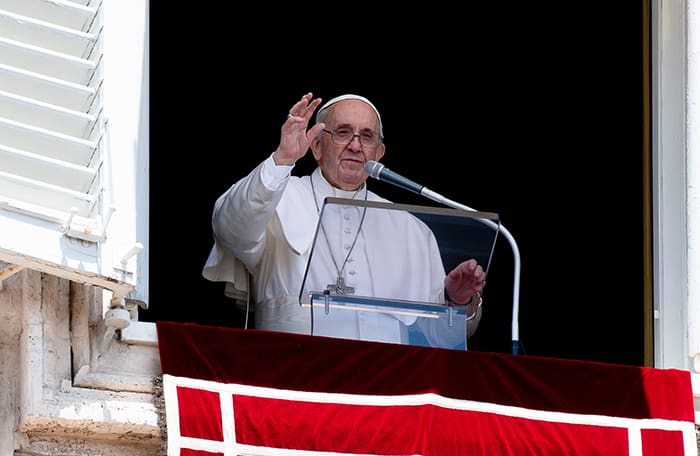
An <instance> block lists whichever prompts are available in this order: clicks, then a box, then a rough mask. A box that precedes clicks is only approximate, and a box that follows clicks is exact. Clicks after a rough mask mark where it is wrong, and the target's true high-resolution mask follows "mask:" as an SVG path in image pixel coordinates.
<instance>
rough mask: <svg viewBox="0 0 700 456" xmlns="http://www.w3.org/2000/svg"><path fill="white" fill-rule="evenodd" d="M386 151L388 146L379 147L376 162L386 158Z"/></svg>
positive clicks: (382, 144) (381, 145)
mask: <svg viewBox="0 0 700 456" xmlns="http://www.w3.org/2000/svg"><path fill="white" fill-rule="evenodd" d="M385 151H386V144H384V143H381V144H380V145H379V147H377V154H376V157H375V160H376V161H379V160H381V158H382V157H383V156H384V152H385Z"/></svg>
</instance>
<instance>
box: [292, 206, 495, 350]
mask: <svg viewBox="0 0 700 456" xmlns="http://www.w3.org/2000/svg"><path fill="white" fill-rule="evenodd" d="M499 229H500V221H499V219H498V216H497V215H496V214H494V213H488V212H472V211H465V210H458V209H449V208H436V207H427V206H416V205H406V204H394V203H386V202H377V201H360V200H353V199H345V198H326V200H325V201H324V204H323V207H322V208H321V212H320V215H319V222H318V225H317V227H316V233H315V236H314V242H313V247H312V250H311V253H310V255H309V260H308V263H307V268H306V271H305V274H304V282H303V284H302V287H301V293H300V296H299V303H300V305H301V306H303V307H308V309H309V312H310V313H311V334H312V335H323V336H329V337H339V338H348V339H362V340H372V341H379V342H388V343H402V344H411V345H423V346H432V347H443V348H454V349H464V350H466V348H467V336H466V334H467V324H468V322H469V320H470V318H473V313H471V312H470V308H468V307H467V306H453V305H447V304H446V300H445V289H444V280H445V275H446V273H447V272H449V271H450V270H452V269H453V268H454V267H455V266H457V265H458V264H460V263H461V262H463V261H466V260H469V259H471V258H474V259H476V260H477V261H478V262H479V264H480V265H481V266H482V267H483V268H484V270H486V271H488V268H489V265H490V263H491V258H492V256H493V251H494V248H495V243H496V239H497V236H498V232H499Z"/></svg>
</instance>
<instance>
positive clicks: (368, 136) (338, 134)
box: [323, 128, 384, 148]
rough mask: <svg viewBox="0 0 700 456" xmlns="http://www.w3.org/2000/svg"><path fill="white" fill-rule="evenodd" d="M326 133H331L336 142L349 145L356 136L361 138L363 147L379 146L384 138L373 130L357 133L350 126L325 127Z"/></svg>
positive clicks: (340, 144)
mask: <svg viewBox="0 0 700 456" xmlns="http://www.w3.org/2000/svg"><path fill="white" fill-rule="evenodd" d="M323 131H325V132H326V133H328V134H329V135H331V139H332V140H333V142H334V143H336V144H337V145H339V146H347V145H348V144H350V143H351V142H352V140H353V139H355V136H357V138H358V139H359V140H360V144H362V146H363V147H370V148H371V147H377V146H378V145H380V144H381V143H382V140H383V139H384V138H382V137H381V136H380V135H378V134H377V133H375V132H373V131H363V132H362V133H355V132H353V131H352V130H351V129H350V128H338V129H337V130H335V131H331V130H326V129H325V128H324V129H323Z"/></svg>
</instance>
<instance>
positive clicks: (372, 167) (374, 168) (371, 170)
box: [365, 160, 384, 179]
mask: <svg viewBox="0 0 700 456" xmlns="http://www.w3.org/2000/svg"><path fill="white" fill-rule="evenodd" d="M382 169H384V165H382V164H381V163H379V162H376V161H374V160H369V161H368V162H367V163H365V172H366V173H367V174H369V175H370V176H372V177H374V178H375V179H379V174H380V173H381V172H382Z"/></svg>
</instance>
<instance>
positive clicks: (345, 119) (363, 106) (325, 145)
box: [311, 99, 385, 190]
mask: <svg viewBox="0 0 700 456" xmlns="http://www.w3.org/2000/svg"><path fill="white" fill-rule="evenodd" d="M325 124H326V130H329V131H332V132H338V131H339V130H340V131H345V132H347V133H350V134H352V135H364V136H366V137H371V136H373V137H375V138H376V137H378V136H379V119H378V118H377V114H376V113H375V112H374V109H372V107H371V106H369V105H368V104H367V103H364V102H363V101H360V100H353V99H350V100H343V101H339V102H337V103H335V104H334V105H332V106H330V107H329V108H328V116H327V117H326V119H325ZM337 136H339V135H336V139H337ZM384 149H385V146H384V144H383V143H381V144H379V145H377V146H374V147H368V146H366V145H363V144H362V142H361V141H360V137H359V136H353V137H352V139H351V140H350V142H349V143H347V144H337V143H336V141H334V140H333V135H332V134H331V133H327V132H322V133H321V135H320V138H314V140H313V141H312V143H311V150H312V152H313V154H314V158H315V159H316V162H317V163H318V165H319V166H320V167H321V171H322V172H323V176H324V177H325V178H326V180H327V181H328V182H330V183H331V184H332V185H334V186H335V187H338V188H341V189H343V190H357V189H358V188H359V187H360V186H361V185H362V183H363V182H364V181H365V180H367V174H366V173H365V163H367V161H369V160H379V159H380V158H381V157H382V156H383V155H384Z"/></svg>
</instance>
